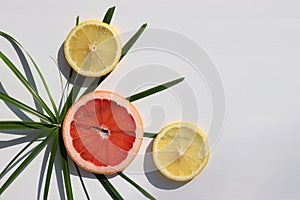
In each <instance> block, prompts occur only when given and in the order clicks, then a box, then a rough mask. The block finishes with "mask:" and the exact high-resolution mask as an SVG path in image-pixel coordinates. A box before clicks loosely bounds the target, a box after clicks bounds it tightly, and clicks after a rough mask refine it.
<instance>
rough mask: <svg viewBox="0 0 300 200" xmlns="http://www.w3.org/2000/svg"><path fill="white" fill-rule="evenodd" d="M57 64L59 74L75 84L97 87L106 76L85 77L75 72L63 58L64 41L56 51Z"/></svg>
mask: <svg viewBox="0 0 300 200" xmlns="http://www.w3.org/2000/svg"><path fill="white" fill-rule="evenodd" d="M57 65H58V68H59V70H60V72H61V74H62V75H63V76H64V77H65V79H66V80H68V81H69V82H70V83H71V84H73V85H77V86H80V87H95V88H96V87H97V86H98V85H99V84H100V83H101V82H102V81H103V80H104V79H105V78H106V77H107V75H105V76H101V77H96V78H92V77H86V76H82V75H80V74H78V73H77V72H75V71H74V70H73V69H72V67H71V66H70V65H69V63H68V62H67V60H66V58H65V53H64V43H62V44H61V46H60V48H59V50H58V53H57Z"/></svg>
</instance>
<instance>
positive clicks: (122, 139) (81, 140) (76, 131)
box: [62, 91, 144, 174]
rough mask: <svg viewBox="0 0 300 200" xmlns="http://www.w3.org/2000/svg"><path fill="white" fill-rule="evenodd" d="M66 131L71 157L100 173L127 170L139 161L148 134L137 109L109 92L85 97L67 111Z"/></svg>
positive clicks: (83, 165) (91, 170) (64, 133)
mask: <svg viewBox="0 0 300 200" xmlns="http://www.w3.org/2000/svg"><path fill="white" fill-rule="evenodd" d="M62 129H63V130H62V134H63V139H64V143H65V147H66V150H67V152H68V154H69V155H70V157H71V158H72V159H73V160H74V162H76V163H77V165H79V166H80V167H82V168H83V169H85V170H87V171H90V172H94V173H98V174H113V173H116V172H119V171H122V170H124V169H125V168H126V167H127V166H128V165H129V164H130V163H131V162H132V161H133V159H134V158H135V156H136V154H137V152H138V151H139V148H140V146H141V144H142V140H143V135H144V131H143V124H142V120H141V117H140V115H139V113H138V111H137V109H136V108H135V107H134V106H133V105H132V104H131V103H130V102H129V101H128V100H127V99H125V98H124V97H122V96H120V95H118V94H116V93H112V92H108V91H95V92H92V93H89V94H87V95H85V96H83V97H81V98H80V99H79V100H78V101H77V102H75V103H74V104H73V105H72V106H71V108H70V109H69V111H68V112H67V114H66V116H65V119H64V122H63V128H62Z"/></svg>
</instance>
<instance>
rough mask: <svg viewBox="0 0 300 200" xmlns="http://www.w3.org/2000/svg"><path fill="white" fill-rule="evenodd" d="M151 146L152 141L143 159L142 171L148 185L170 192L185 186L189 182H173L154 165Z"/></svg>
mask: <svg viewBox="0 0 300 200" xmlns="http://www.w3.org/2000/svg"><path fill="white" fill-rule="evenodd" d="M152 145H153V140H152V141H151V143H150V144H149V145H148V147H147V149H146V153H145V157H144V171H145V175H146V178H147V179H148V181H149V183H151V184H152V185H153V186H155V187H157V188H160V189H164V190H172V189H176V188H180V187H182V186H184V185H185V184H187V183H188V182H190V181H185V182H179V181H173V180H170V179H168V178H167V177H165V176H164V175H163V174H162V173H161V172H160V171H159V170H158V169H157V167H156V166H155V164H154V161H153V158H152Z"/></svg>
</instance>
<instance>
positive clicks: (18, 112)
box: [0, 82, 32, 121]
mask: <svg viewBox="0 0 300 200" xmlns="http://www.w3.org/2000/svg"><path fill="white" fill-rule="evenodd" d="M0 92H1V93H3V94H6V95H8V93H7V92H6V90H5V88H4V87H3V85H2V83H1V82H0ZM4 103H5V105H6V106H7V107H8V108H9V109H10V110H11V111H12V112H13V113H14V114H15V115H16V116H17V117H18V118H19V119H21V120H22V121H32V119H31V118H29V117H28V115H26V114H25V113H24V112H23V111H22V110H21V109H20V108H17V107H16V106H14V105H12V104H10V103H7V102H6V101H4Z"/></svg>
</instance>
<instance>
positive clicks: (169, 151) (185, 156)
mask: <svg viewBox="0 0 300 200" xmlns="http://www.w3.org/2000/svg"><path fill="white" fill-rule="evenodd" d="M152 150H153V152H152V156H153V161H154V163H155V165H156V167H157V168H158V169H159V170H160V172H161V173H162V174H163V175H165V176H166V177H167V178H169V179H172V180H175V181H188V180H191V179H193V178H194V177H196V176H197V175H198V174H199V173H200V172H201V171H202V170H203V169H204V167H205V166H206V164H207V162H208V160H209V155H210V154H209V144H208V140H207V137H206V135H205V133H204V132H203V131H202V130H201V129H200V128H198V127H196V126H195V125H192V124H190V123H187V122H177V123H172V124H169V125H167V126H165V127H164V128H163V129H162V130H161V131H160V132H159V133H158V135H157V137H156V138H155V140H154V142H153V149H152Z"/></svg>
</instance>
